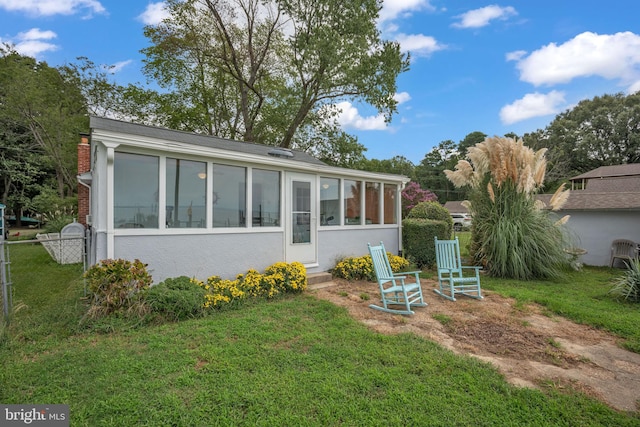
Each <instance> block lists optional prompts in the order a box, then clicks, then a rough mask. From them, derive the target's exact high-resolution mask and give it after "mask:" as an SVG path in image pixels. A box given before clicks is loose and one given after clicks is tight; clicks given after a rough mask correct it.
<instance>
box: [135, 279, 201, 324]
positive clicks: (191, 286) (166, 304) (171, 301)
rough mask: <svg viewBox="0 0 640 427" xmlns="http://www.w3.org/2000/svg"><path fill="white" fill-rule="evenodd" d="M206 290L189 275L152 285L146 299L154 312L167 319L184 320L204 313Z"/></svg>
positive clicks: (146, 293)
mask: <svg viewBox="0 0 640 427" xmlns="http://www.w3.org/2000/svg"><path fill="white" fill-rule="evenodd" d="M205 294H206V291H205V290H204V289H203V288H202V287H200V286H198V284H197V283H196V282H195V281H193V280H191V279H190V278H189V277H187V276H180V277H176V278H170V279H166V280H165V281H164V282H161V283H158V284H157V285H155V286H152V287H150V288H149V289H148V290H147V291H146V292H145V294H144V300H145V302H146V304H147V306H148V307H149V309H150V310H151V311H152V312H153V313H157V314H159V315H161V316H162V317H164V318H165V319H167V320H183V319H187V318H191V317H198V316H201V315H202V314H203V313H204V310H203V306H204V302H205Z"/></svg>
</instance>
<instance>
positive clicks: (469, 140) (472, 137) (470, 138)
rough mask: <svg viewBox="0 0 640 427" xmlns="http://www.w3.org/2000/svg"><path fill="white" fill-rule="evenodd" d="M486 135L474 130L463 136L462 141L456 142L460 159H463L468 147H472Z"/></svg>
mask: <svg viewBox="0 0 640 427" xmlns="http://www.w3.org/2000/svg"><path fill="white" fill-rule="evenodd" d="M486 137H487V134H486V133H483V132H480V131H475V132H471V133H470V134H468V135H467V136H465V137H464V139H463V140H462V141H460V143H459V144H458V155H459V156H460V158H461V159H464V158H465V156H466V155H467V150H468V149H469V147H473V146H474V145H476V144H479V143H481V142H482V141H484V139H485V138H486Z"/></svg>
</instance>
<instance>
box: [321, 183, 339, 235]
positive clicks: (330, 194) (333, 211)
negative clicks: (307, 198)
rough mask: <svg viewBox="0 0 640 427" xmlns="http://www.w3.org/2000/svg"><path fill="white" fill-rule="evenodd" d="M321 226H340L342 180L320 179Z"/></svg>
mask: <svg viewBox="0 0 640 427" xmlns="http://www.w3.org/2000/svg"><path fill="white" fill-rule="evenodd" d="M320 225H340V180H339V179H336V178H320Z"/></svg>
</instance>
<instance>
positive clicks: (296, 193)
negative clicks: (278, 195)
mask: <svg viewBox="0 0 640 427" xmlns="http://www.w3.org/2000/svg"><path fill="white" fill-rule="evenodd" d="M291 191H292V194H291V198H292V200H291V235H292V239H293V243H310V242H311V184H310V183H309V182H306V181H293V182H292V183H291Z"/></svg>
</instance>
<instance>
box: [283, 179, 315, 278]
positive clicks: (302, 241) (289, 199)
mask: <svg viewBox="0 0 640 427" xmlns="http://www.w3.org/2000/svg"><path fill="white" fill-rule="evenodd" d="M286 183H287V184H286V195H285V214H284V216H285V220H284V225H285V233H284V235H285V259H286V261H287V262H293V261H298V262H301V263H303V264H304V265H306V266H310V265H317V263H318V216H317V214H316V212H317V188H316V187H317V177H316V176H315V175H312V174H304V173H295V172H287V173H286Z"/></svg>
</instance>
